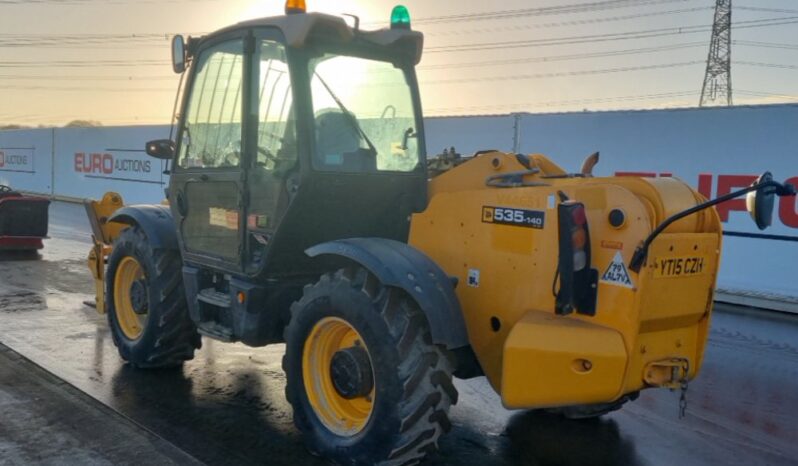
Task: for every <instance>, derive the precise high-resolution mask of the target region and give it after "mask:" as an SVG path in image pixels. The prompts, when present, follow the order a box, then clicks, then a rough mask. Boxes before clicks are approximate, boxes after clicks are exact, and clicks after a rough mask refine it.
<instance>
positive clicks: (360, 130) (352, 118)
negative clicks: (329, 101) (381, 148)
mask: <svg viewBox="0 0 798 466" xmlns="http://www.w3.org/2000/svg"><path fill="white" fill-rule="evenodd" d="M313 74H314V75H315V76H316V77H317V78H319V81H320V82H321V84H322V85H323V86H324V88H325V89H327V92H329V93H330V97H332V98H333V100H334V101H335V103H336V105H338V107H340V109H341V110H342V111H343V112H344V115H346V116H347V119H348V120H349V121H350V123H352V127H353V128H355V131H357V134H359V135H360V137H362V138H363V140H364V141H366V144H368V146H369V151H371V153H372V154H374V155H375V156H376V155H377V148H376V147H374V144H372V142H371V139H369V137H368V136H367V135H366V132H365V131H363V128H361V127H360V123H359V122H358V121H357V118H356V117H355V115H354V113H352V112H350V111H349V109H347V108H346V106H345V105H344V103H343V102H341V99H339V98H338V96H337V95H335V92H333V90H332V89H330V86H328V85H327V83H326V82H324V80H323V79H322V78H321V76H319V74H318V73H315V72H314V73H313Z"/></svg>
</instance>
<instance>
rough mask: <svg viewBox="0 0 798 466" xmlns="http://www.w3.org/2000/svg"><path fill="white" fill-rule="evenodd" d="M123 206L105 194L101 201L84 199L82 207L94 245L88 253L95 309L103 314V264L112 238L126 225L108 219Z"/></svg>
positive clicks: (122, 203) (110, 194) (119, 201)
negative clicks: (89, 226)
mask: <svg viewBox="0 0 798 466" xmlns="http://www.w3.org/2000/svg"><path fill="white" fill-rule="evenodd" d="M124 205H125V203H124V201H123V200H122V196H120V195H119V194H117V193H114V192H107V193H105V195H104V196H103V198H102V200H100V201H94V200H91V199H86V200H85V201H84V206H85V207H86V214H87V215H88V217H89V225H91V230H92V242H93V243H94V245H93V246H92V248H91V250H90V251H89V258H88V264H89V270H91V274H92V275H93V276H94V291H95V301H94V302H95V307H96V309H97V312H99V313H100V314H105V307H106V306H105V262H106V260H107V259H108V255H109V254H111V250H112V246H111V244H112V243H113V241H114V238H116V237H117V236H119V234H120V233H121V232H122V230H123V229H125V228H127V225H125V224H122V223H114V222H108V218H110V217H111V215H113V213H114V212H116V211H117V210H118V209H120V208H122V207H123V206H124Z"/></svg>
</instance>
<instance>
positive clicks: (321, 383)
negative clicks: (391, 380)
mask: <svg viewBox="0 0 798 466" xmlns="http://www.w3.org/2000/svg"><path fill="white" fill-rule="evenodd" d="M353 346H360V347H362V348H363V349H365V350H366V353H368V348H367V347H366V343H365V341H363V338H362V337H361V336H360V334H359V333H358V332H357V330H355V329H354V327H352V326H351V325H350V324H349V323H348V322H346V321H345V320H343V319H340V318H338V317H325V318H324V319H322V320H320V321H318V322H317V323H316V325H315V326H314V327H313V329H312V330H311V332H310V335H308V337H307V339H306V340H305V345H304V350H303V353H302V376H303V380H304V384H305V392H306V393H307V396H308V401H309V402H310V405H311V407H312V408H313V411H314V412H315V413H316V415H317V417H318V418H319V420H321V422H322V423H323V424H324V426H325V427H327V428H328V429H329V430H330V431H331V432H333V433H334V434H336V435H340V436H345V437H349V436H353V435H356V434H357V433H359V432H360V431H362V430H363V429H364V428H365V427H366V424H367V423H368V421H369V419H370V418H371V413H372V411H373V409H374V393H375V388H374V387H372V389H371V393H369V394H368V395H366V396H360V397H356V398H352V399H347V398H344V397H343V396H341V394H339V393H338V391H337V390H336V388H335V385H334V384H333V380H332V376H331V375H330V364H331V362H332V358H333V355H335V353H336V352H337V351H339V350H343V349H346V348H351V347H353ZM368 354H369V360H371V354H370V353H368ZM372 367H373V366H372ZM371 376H372V379H373V377H374V375H373V370H372V374H371ZM376 383H377V381H376V380H374V386H376Z"/></svg>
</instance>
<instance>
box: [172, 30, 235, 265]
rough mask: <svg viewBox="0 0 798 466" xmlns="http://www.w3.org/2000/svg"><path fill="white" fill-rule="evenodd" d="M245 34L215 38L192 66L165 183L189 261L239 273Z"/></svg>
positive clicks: (200, 52)
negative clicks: (171, 165) (173, 159)
mask: <svg viewBox="0 0 798 466" xmlns="http://www.w3.org/2000/svg"><path fill="white" fill-rule="evenodd" d="M247 40H248V37H247V36H246V35H244V33H239V34H237V35H228V36H223V37H220V38H219V39H218V40H216V41H214V42H213V43H211V44H208V45H207V46H204V47H203V49H201V50H200V51H199V54H198V56H197V58H196V59H195V62H194V64H193V65H192V74H191V78H190V79H191V80H190V82H189V86H188V91H187V95H186V99H185V101H184V106H183V109H182V117H181V123H182V124H181V125H180V128H179V131H180V132H179V134H178V145H177V160H176V163H175V166H174V170H173V172H172V178H171V183H170V196H169V199H170V206H171V209H172V213H173V215H174V217H175V219H176V223H177V224H178V228H179V233H180V238H181V241H182V244H183V251H184V258H185V259H186V261H187V262H190V263H197V264H204V265H208V266H212V267H214V268H217V269H222V270H228V271H234V272H235V271H239V270H241V267H242V265H241V264H242V261H241V256H242V246H241V245H242V238H243V234H244V233H243V232H244V222H245V220H244V218H243V215H242V208H243V205H244V204H245V193H244V190H243V188H244V170H243V166H244V160H247V159H248V157H246V156H245V155H246V154H245V153H244V147H245V146H246V145H245V144H243V141H245V140H246V139H245V138H246V134H245V131H246V129H245V128H246V126H247V125H245V124H244V121H246V117H245V115H247V111H248V108H246V107H247V99H245V96H246V94H247V93H246V89H247V88H248V85H249V83H248V81H249V80H248V79H247V70H248V69H249V66H250V65H249V64H248V63H247V62H248V53H247V52H246V47H245V44H246V43H247Z"/></svg>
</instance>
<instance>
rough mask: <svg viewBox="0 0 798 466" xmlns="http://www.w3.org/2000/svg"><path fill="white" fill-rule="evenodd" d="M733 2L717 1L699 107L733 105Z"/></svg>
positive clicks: (729, 0) (727, 0)
mask: <svg viewBox="0 0 798 466" xmlns="http://www.w3.org/2000/svg"><path fill="white" fill-rule="evenodd" d="M731 3H732V2H731V0H717V1H716V3H715V21H714V23H713V24H712V40H711V41H710V43H709V56H708V57H707V72H706V74H705V75H704V87H702V88H701V100H700V102H699V103H698V106H699V107H708V106H712V105H725V106H731V105H732V81H731V13H732V4H731Z"/></svg>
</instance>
